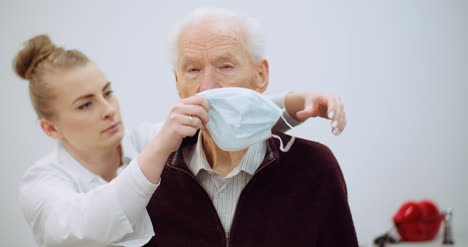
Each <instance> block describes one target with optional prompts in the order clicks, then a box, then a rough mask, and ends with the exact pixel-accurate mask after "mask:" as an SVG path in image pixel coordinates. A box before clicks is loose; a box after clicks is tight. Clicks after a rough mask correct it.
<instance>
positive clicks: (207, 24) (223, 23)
mask: <svg viewBox="0 0 468 247" xmlns="http://www.w3.org/2000/svg"><path fill="white" fill-rule="evenodd" d="M245 45H246V35H245V32H244V30H243V28H242V26H241V25H240V23H239V22H238V21H236V20H230V19H224V20H204V21H200V22H197V23H194V24H190V25H188V26H186V27H185V28H183V29H182V30H181V33H180V36H179V42H178V47H179V54H178V56H180V55H181V54H183V52H184V50H186V49H202V50H203V49H210V48H215V47H222V46H238V47H239V48H245V47H246V46H245Z"/></svg>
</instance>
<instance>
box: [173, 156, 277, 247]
mask: <svg viewBox="0 0 468 247" xmlns="http://www.w3.org/2000/svg"><path fill="white" fill-rule="evenodd" d="M274 160H275V159H274V158H272V159H271V160H269V161H267V163H265V165H264V166H262V167H261V168H260V169H258V170H257V171H255V172H254V174H253V175H252V178H251V179H250V181H249V182H248V183H247V184H246V185H245V187H244V189H242V191H241V193H240V195H239V199H238V200H237V201H238V202H239V201H240V199H241V197H242V195H243V194H244V190H245V188H247V186H248V185H249V184H250V182H251V181H252V180H253V179H254V177H255V175H257V174H258V173H259V172H261V171H262V170H263V169H265V167H267V166H268V165H270V164H271V163H273V161H274ZM167 166H169V167H170V168H172V169H176V170H178V171H181V172H183V173H185V174H187V175H189V176H190V177H191V178H193V179H194V180H195V181H196V182H197V184H198V185H200V187H201V188H202V190H203V192H204V194H205V195H206V197H208V200H209V201H210V203H211V206H212V208H213V209H214V211H215V212H216V217H217V218H218V223H219V225H221V227H223V224H222V223H221V219H220V218H219V215H218V211H216V208H215V206H214V204H213V201H211V198H210V196H209V195H208V192H206V190H205V189H204V188H203V186H202V185H201V183H200V182H199V181H198V179H197V178H196V177H195V176H194V175H193V174H191V173H190V172H187V171H185V170H183V169H180V168H177V167H175V166H173V165H171V164H169V163H167ZM238 204H239V203H237V204H236V208H235V209H234V217H233V218H232V222H231V231H230V232H226V230H225V229H224V228H223V230H224V232H225V235H224V238H225V239H226V247H229V246H230V240H231V235H232V234H231V233H232V226H233V225H234V221H235V219H236V215H237V206H238Z"/></svg>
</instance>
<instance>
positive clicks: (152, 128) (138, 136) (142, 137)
mask: <svg viewBox="0 0 468 247" xmlns="http://www.w3.org/2000/svg"><path fill="white" fill-rule="evenodd" d="M163 124H164V123H163V122H159V123H148V122H145V123H141V124H139V125H138V126H136V127H135V128H134V129H132V131H130V133H129V139H130V141H131V143H132V144H131V145H132V146H133V147H135V149H136V152H137V153H140V152H141V151H143V149H144V148H145V147H146V145H148V143H150V141H151V140H152V139H153V138H154V137H155V136H156V134H157V133H158V132H159V130H160V129H161V127H162V125H163Z"/></svg>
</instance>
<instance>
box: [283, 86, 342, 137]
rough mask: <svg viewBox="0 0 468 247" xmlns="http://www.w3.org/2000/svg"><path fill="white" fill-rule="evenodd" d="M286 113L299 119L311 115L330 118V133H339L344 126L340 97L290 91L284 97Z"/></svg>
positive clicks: (301, 119)
mask: <svg viewBox="0 0 468 247" xmlns="http://www.w3.org/2000/svg"><path fill="white" fill-rule="evenodd" d="M285 107H286V110H287V111H288V114H289V115H290V116H291V117H293V118H295V119H296V120H299V121H304V120H306V119H308V118H311V117H321V118H326V119H330V120H331V123H330V125H331V127H332V133H333V134H334V135H339V134H340V133H341V132H343V130H344V128H345V127H346V114H345V112H344V105H343V102H341V99H340V97H338V96H336V95H333V94H326V93H319V92H292V93H289V94H287V95H286V97H285Z"/></svg>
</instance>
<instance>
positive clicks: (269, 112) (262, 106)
mask: <svg viewBox="0 0 468 247" xmlns="http://www.w3.org/2000/svg"><path fill="white" fill-rule="evenodd" d="M198 95H200V96H202V97H205V98H206V99H207V100H208V103H209V104H210V111H209V112H208V115H209V117H210V119H209V121H208V124H207V125H206V128H207V129H208V131H209V132H210V134H211V137H213V140H214V141H215V142H216V145H218V147H219V148H221V149H223V150H225V151H238V150H242V149H245V148H247V147H249V146H251V145H253V144H255V143H258V142H261V141H264V140H266V139H268V138H270V137H271V136H273V137H275V138H277V139H279V140H280V144H281V146H280V149H281V150H282V151H283V152H287V151H288V150H289V148H290V147H291V145H292V143H293V142H294V137H293V138H291V140H290V141H289V143H288V144H287V145H286V147H283V143H282V141H281V138H279V137H278V136H276V135H272V134H271V128H272V127H273V126H274V125H275V124H276V122H277V121H278V119H279V118H280V117H282V110H281V109H280V108H279V107H278V106H276V105H275V104H273V102H271V101H270V100H269V99H268V98H267V97H265V96H264V95H262V94H259V93H257V92H256V91H254V90H251V89H246V88H239V87H226V88H216V89H211V90H207V91H203V92H201V93H198ZM283 119H284V118H283ZM285 122H286V120H285ZM286 124H288V123H287V122H286ZM288 125H289V124H288Z"/></svg>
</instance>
